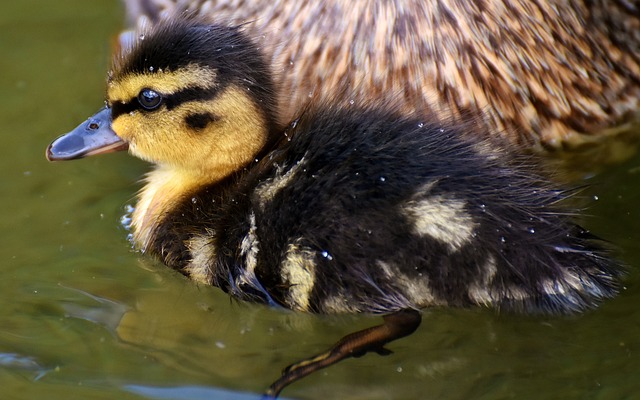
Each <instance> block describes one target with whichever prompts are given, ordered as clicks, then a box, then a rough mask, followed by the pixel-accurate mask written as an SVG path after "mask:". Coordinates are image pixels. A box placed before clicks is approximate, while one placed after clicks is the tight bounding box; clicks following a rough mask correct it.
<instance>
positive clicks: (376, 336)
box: [264, 310, 422, 398]
mask: <svg viewBox="0 0 640 400" xmlns="http://www.w3.org/2000/svg"><path fill="white" fill-rule="evenodd" d="M383 318H384V323H383V324H382V325H376V326H373V327H371V328H367V329H363V330H361V331H357V332H354V333H351V334H349V335H347V336H345V337H343V338H342V339H340V340H338V342H337V343H336V344H334V345H333V347H331V349H329V350H328V351H326V352H324V353H322V354H318V355H316V356H314V357H311V358H307V359H305V360H302V361H299V362H297V363H295V364H292V365H290V366H288V367H287V368H285V369H284V371H282V376H281V377H280V379H278V380H277V381H275V382H274V383H273V384H272V385H271V386H270V387H269V390H268V391H267V393H266V394H265V396H264V398H276V397H277V396H278V395H279V394H280V392H281V391H282V389H284V388H285V387H286V386H288V385H290V384H292V383H293V382H295V381H297V380H298V379H302V378H304V377H305V376H307V375H309V374H311V373H313V372H315V371H318V370H320V369H322V368H326V367H328V366H330V365H333V364H335V363H337V362H338V361H341V360H343V359H345V358H348V357H360V356H363V355H365V354H366V353H368V352H370V351H374V352H376V353H378V354H380V355H387V354H390V353H391V351H390V350H388V349H386V348H384V345H385V344H387V343H389V342H392V341H394V340H396V339H400V338H402V337H405V336H408V335H410V334H412V333H413V332H414V331H415V330H416V329H418V326H420V322H421V321H422V317H421V316H420V313H419V312H418V311H416V310H401V311H397V312H395V313H393V314H389V315H385V316H384V317H383Z"/></svg>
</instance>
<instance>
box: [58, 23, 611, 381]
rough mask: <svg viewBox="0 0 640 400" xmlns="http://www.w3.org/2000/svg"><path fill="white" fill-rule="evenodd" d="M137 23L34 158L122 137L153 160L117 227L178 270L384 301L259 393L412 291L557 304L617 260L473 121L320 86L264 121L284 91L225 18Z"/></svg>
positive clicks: (407, 302)
mask: <svg viewBox="0 0 640 400" xmlns="http://www.w3.org/2000/svg"><path fill="white" fill-rule="evenodd" d="M139 37H140V39H139V40H138V41H137V42H136V43H135V45H134V46H133V47H132V48H130V49H126V50H125V51H124V52H123V53H122V54H121V55H119V56H116V58H115V62H114V66H113V69H112V71H111V72H110V73H109V77H108V83H107V106H106V107H105V108H104V109H102V110H101V111H99V112H98V113H97V114H96V115H94V116H93V117H92V118H90V119H89V120H87V121H86V122H84V123H83V124H81V125H80V126H79V127H78V128H76V130H74V131H72V132H70V133H69V134H67V135H65V136H63V137H61V138H59V139H57V140H56V141H54V142H53V143H52V145H51V146H50V147H49V148H48V150H47V156H48V158H49V159H51V160H66V159H73V158H80V157H83V156H86V155H91V154H98V153H101V152H108V151H113V150H121V149H124V148H128V149H129V152H130V153H131V154H133V155H135V156H137V157H140V158H142V159H145V160H148V161H150V162H152V163H153V164H155V168H154V169H153V171H152V172H151V173H150V174H149V175H148V177H147V180H146V185H145V187H144V188H143V189H142V191H141V193H140V195H139V198H138V204H137V206H136V209H135V211H134V213H133V218H132V229H133V236H134V241H135V243H136V246H137V247H138V248H140V249H141V250H143V251H144V252H145V253H148V254H151V255H154V256H156V257H158V258H159V259H160V260H162V261H163V262H164V263H165V264H167V265H168V266H170V267H172V268H174V269H176V270H178V271H179V272H181V273H182V274H184V275H186V276H188V277H190V278H191V279H193V280H195V281H198V282H201V283H204V284H208V285H213V286H217V287H220V288H222V289H223V290H225V291H226V292H228V293H230V294H231V295H232V296H234V297H236V298H239V299H244V300H249V301H258V302H263V303H267V304H271V305H275V306H280V307H285V308H288V309H292V310H298V311H307V312H316V313H343V312H370V313H382V314H386V315H387V316H386V317H385V318H386V322H385V325H383V327H384V328H381V329H378V330H376V329H374V331H371V332H369V331H367V335H356V336H353V337H347V338H348V339H346V341H344V342H340V343H339V346H338V348H339V351H337V353H336V352H330V353H328V354H325V355H323V356H322V357H320V358H318V359H313V360H312V361H310V362H304V363H302V364H301V365H298V366H296V367H295V368H293V369H291V370H289V372H288V373H287V374H285V377H284V378H283V379H284V383H282V384H277V385H276V386H275V389H274V392H275V393H277V392H279V390H280V389H281V388H282V387H283V385H286V384H288V383H289V382H291V381H292V380H295V379H298V378H299V377H300V376H304V375H305V374H307V373H309V372H312V371H314V370H316V369H318V368H322V367H324V366H326V365H328V364H331V363H333V362H335V361H338V360H339V359H341V358H344V357H348V356H351V355H354V354H359V353H362V352H366V351H371V350H372V351H379V352H380V351H383V348H382V346H383V345H384V343H386V342H388V341H389V340H392V339H394V338H397V337H401V336H404V335H406V334H408V333H410V332H412V331H413V330H414V329H415V328H416V327H417V325H418V324H419V321H420V318H419V314H418V313H417V311H416V310H419V309H421V308H424V307H430V306H473V305H483V306H491V307H496V308H500V309H515V310H520V311H526V312H559V313H563V312H574V311H581V310H584V309H586V308H590V307H593V306H595V305H596V304H598V303H599V302H600V301H601V300H602V299H604V298H607V297H610V296H612V295H614V294H615V293H616V288H617V278H618V277H619V275H620V270H619V267H618V266H617V264H616V263H615V262H613V261H612V260H611V259H610V258H609V256H608V254H607V252H606V251H605V250H604V249H603V246H602V243H601V242H600V241H599V240H598V239H597V238H595V237H593V236H592V235H591V234H589V233H588V232H586V231H585V230H583V229H582V228H580V227H579V226H578V225H576V223H575V222H574V221H573V219H572V214H574V213H575V211H574V210H571V209H568V208H566V207H563V206H562V205H561V201H562V200H563V199H564V197H566V193H565V192H563V191H562V190H559V189H557V188H554V187H550V186H549V183H548V182H546V180H545V179H544V178H543V177H542V176H541V175H539V174H538V173H537V172H536V169H535V168H534V165H533V162H532V161H531V160H528V161H523V159H522V158H521V157H519V156H517V155H513V154H512V153H511V152H509V151H506V150H505V147H504V145H503V143H502V142H501V141H499V140H495V139H493V140H490V139H479V138H480V137H486V136H487V135H486V134H485V133H483V132H482V129H484V128H483V127H482V125H481V124H474V123H473V121H471V122H467V123H460V122H456V121H447V120H442V119H439V118H437V117H435V116H433V115H429V114H424V113H409V114H407V111H406V110H405V109H403V108H402V107H394V106H391V105H389V104H386V105H381V104H378V103H377V102H376V103H375V104H373V105H372V104H366V103H365V104H359V103H355V102H354V104H351V103H350V102H345V101H343V99H340V98H338V99H336V100H335V101H333V102H329V101H328V100H323V101H320V102H318V103H314V104H312V105H309V106H308V107H307V108H306V109H305V110H304V111H303V112H301V113H300V114H299V115H298V116H297V117H296V118H295V119H293V120H292V121H290V122H289V123H288V124H286V125H284V126H282V125H281V124H279V123H278V120H277V117H276V110H277V109H278V107H277V104H278V99H280V98H287V96H288V94H287V92H286V91H282V89H281V88H277V85H275V84H274V83H273V79H272V76H273V73H272V71H271V68H270V67H269V63H268V62H267V61H266V60H268V58H266V57H265V56H264V55H263V54H262V52H261V48H260V46H259V45H257V44H256V42H255V41H253V40H252V39H251V38H250V37H249V36H248V35H246V34H245V33H244V31H243V28H239V27H236V26H234V25H225V24H216V25H211V24H208V23H205V22H203V21H202V20H200V19H199V18H194V17H190V18H174V19H172V20H170V21H167V22H162V23H159V24H157V25H156V26H155V27H154V28H152V29H150V30H149V31H147V32H145V33H144V35H140V36H139ZM476 131H480V132H476ZM467 133H473V134H467ZM336 354H337V355H336Z"/></svg>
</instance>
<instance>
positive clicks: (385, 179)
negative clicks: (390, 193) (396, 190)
mask: <svg viewBox="0 0 640 400" xmlns="http://www.w3.org/2000/svg"><path fill="white" fill-rule="evenodd" d="M379 179H380V182H386V181H387V178H385V177H384V176H381V177H380V178H379Z"/></svg>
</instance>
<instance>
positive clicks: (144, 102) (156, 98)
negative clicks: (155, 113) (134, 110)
mask: <svg viewBox="0 0 640 400" xmlns="http://www.w3.org/2000/svg"><path fill="white" fill-rule="evenodd" d="M138 103H140V105H141V106H142V108H144V109H145V110H155V109H156V108H158V106H159V105H160V103H162V95H160V93H158V92H156V91H155V90H151V89H142V90H141V91H140V93H139V94H138Z"/></svg>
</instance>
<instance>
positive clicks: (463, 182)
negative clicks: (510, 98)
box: [155, 107, 619, 313]
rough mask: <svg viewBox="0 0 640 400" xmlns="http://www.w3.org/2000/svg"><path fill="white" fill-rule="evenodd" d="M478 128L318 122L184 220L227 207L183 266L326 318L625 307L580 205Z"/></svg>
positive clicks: (196, 237)
mask: <svg viewBox="0 0 640 400" xmlns="http://www.w3.org/2000/svg"><path fill="white" fill-rule="evenodd" d="M465 129H478V128H477V126H476V125H473V124H468V125H464V124H463V125H461V126H453V125H451V124H443V125H439V124H433V123H429V122H428V121H425V120H419V119H414V118H405V117H399V116H396V115H395V114H394V113H390V112H389V111H387V110H379V109H370V110H358V109H356V108H353V107H352V108H351V109H350V108H347V109H342V110H341V109H339V108H320V109H319V111H313V110H308V111H307V112H306V113H305V114H303V115H302V116H301V117H300V118H298V119H297V120H295V121H294V123H292V124H291V126H290V127H289V128H288V129H287V130H286V131H285V134H284V136H283V138H282V141H281V143H280V145H279V146H277V147H276V148H275V149H274V150H273V151H272V152H270V153H268V154H267V155H266V156H265V157H264V158H263V159H262V160H261V161H260V162H259V163H257V164H256V165H254V166H253V167H251V168H250V169H249V170H248V171H249V172H247V173H246V175H243V176H242V177H237V178H234V179H232V180H231V181H230V182H228V183H226V184H224V185H222V186H218V187H217V188H207V189H206V190H203V191H201V192H200V193H198V194H196V195H195V196H194V197H193V198H190V199H188V201H185V202H184V204H183V205H182V206H181V207H180V208H178V209H176V210H174V212H173V214H175V215H178V216H180V217H178V218H179V219H180V226H184V227H186V228H187V229H193V226H197V224H202V219H203V218H202V216H203V211H202V210H201V209H200V208H201V207H203V206H202V205H203V204H215V206H211V207H214V208H215V210H213V211H210V212H209V215H212V216H215V218H211V219H208V220H207V223H209V224H211V225H206V223H205V225H204V226H203V227H202V229H200V230H199V231H198V232H193V231H190V232H188V233H187V232H183V233H182V237H183V238H186V239H183V243H187V246H186V247H187V248H188V249H189V250H190V252H191V253H190V254H189V255H188V257H186V258H183V260H182V263H179V264H180V265H174V267H176V266H177V267H178V268H179V269H181V270H182V272H183V273H185V274H186V275H190V276H192V277H193V278H195V279H197V280H200V281H205V282H206V283H212V284H214V285H216V286H220V287H222V288H223V289H225V290H227V291H229V292H231V293H232V294H234V295H235V296H237V297H240V298H245V299H250V300H258V301H265V302H270V303H272V304H281V305H283V306H285V307H287V308H292V309H297V310H304V311H312V312H323V313H336V312H381V313H386V312H391V311H397V310H401V309H407V308H422V307H427V306H439V305H443V306H445V305H446V306H468V305H474V304H475V305H478V304H479V305H487V306H494V307H500V308H515V309H523V310H527V311H551V312H554V311H557V312H567V311H577V310H582V309H584V308H588V307H591V306H593V305H595V304H596V303H597V302H598V301H599V300H600V299H602V298H605V297H609V296H612V295H613V294H614V293H615V292H616V280H617V277H618V276H619V270H618V269H617V266H616V265H614V264H613V263H612V262H611V261H610V258H609V256H608V254H606V251H604V250H603V249H602V247H601V243H600V242H599V240H597V239H596V238H594V237H593V236H591V235H590V234H589V233H588V232H586V231H585V230H583V229H581V228H580V227H579V226H577V225H575V224H574V223H573V222H571V221H570V218H569V215H568V214H569V213H568V212H567V210H566V209H565V208H560V206H559V205H558V202H560V201H561V200H563V197H564V196H565V194H564V193H563V192H559V191H556V190H552V189H550V188H548V187H547V185H546V184H545V183H544V182H543V179H542V178H540V177H539V176H538V175H536V174H535V173H533V172H531V170H532V166H530V165H527V162H523V161H522V160H520V159H517V158H513V157H512V156H509V155H507V153H505V152H501V151H500V146H499V145H498V144H496V143H493V142H488V141H479V140H475V139H466V138H464V136H465V135H463V133H464V132H462V131H463V130H465ZM195 205H197V206H195ZM198 207H200V208H198ZM196 208H198V210H197V211H196ZM185 218H186V219H185ZM190 219H193V221H191V220H190ZM167 223H173V224H174V225H176V224H175V221H173V222H170V221H167ZM173 229H178V228H176V227H175V226H174V228H173ZM171 243H175V241H174V242H171V241H166V242H156V243H155V247H156V248H157V249H163V250H164V251H166V249H167V248H170V247H171ZM203 244H206V246H204V245H203ZM207 257H210V258H207ZM203 260H204V261H203ZM198 263H200V264H198ZM203 271H208V272H203Z"/></svg>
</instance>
